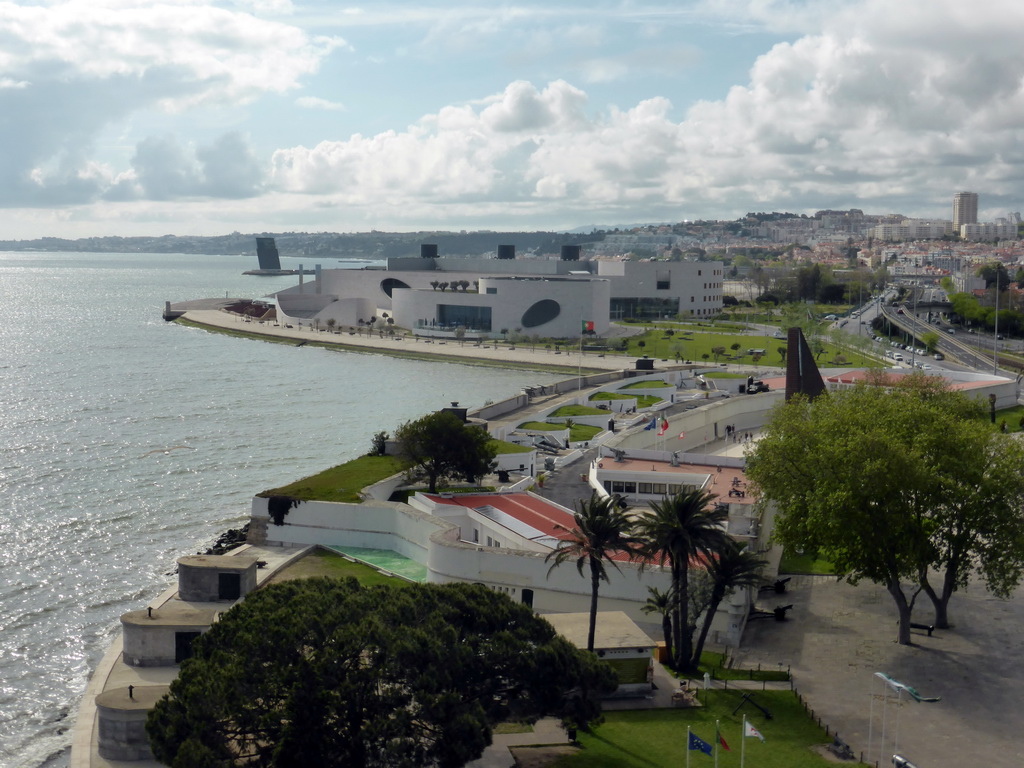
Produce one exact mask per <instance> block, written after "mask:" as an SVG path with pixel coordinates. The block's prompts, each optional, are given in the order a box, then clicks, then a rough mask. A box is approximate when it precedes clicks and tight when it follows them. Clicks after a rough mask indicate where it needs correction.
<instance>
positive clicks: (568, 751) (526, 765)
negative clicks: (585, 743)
mask: <svg viewBox="0 0 1024 768" xmlns="http://www.w3.org/2000/svg"><path fill="white" fill-rule="evenodd" d="M577 751H579V747H574V746H571V745H569V744H553V745H551V746H547V747H510V748H509V752H511V753H512V759H513V760H515V761H516V766H518V768H547V767H548V766H549V765H554V764H555V761H556V760H558V759H560V758H562V757H565V756H566V755H572V754H575V753H576V752H577Z"/></svg>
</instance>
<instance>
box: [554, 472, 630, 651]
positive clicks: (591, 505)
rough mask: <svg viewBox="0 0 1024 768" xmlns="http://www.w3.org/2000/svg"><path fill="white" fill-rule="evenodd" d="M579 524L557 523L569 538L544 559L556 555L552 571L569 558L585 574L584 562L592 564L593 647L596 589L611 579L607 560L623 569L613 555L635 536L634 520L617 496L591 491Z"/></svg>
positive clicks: (590, 646)
mask: <svg viewBox="0 0 1024 768" xmlns="http://www.w3.org/2000/svg"><path fill="white" fill-rule="evenodd" d="M573 520H574V521H575V523H576V525H575V526H573V527H572V528H571V529H570V528H566V527H565V526H561V525H559V526H556V527H557V528H560V529H561V530H563V531H566V532H567V533H568V534H569V538H567V539H562V540H561V541H559V542H558V547H557V548H556V549H555V550H554V551H552V552H550V553H549V554H548V556H547V557H546V558H544V560H545V562H546V561H548V560H551V559H552V558H553V559H554V563H553V564H552V565H551V567H550V568H549V569H548V576H550V575H551V571H553V570H554V569H555V568H557V567H558V566H560V565H561V564H562V563H564V562H565V561H566V560H575V561H576V570H577V571H579V574H580V576H582V575H583V566H584V564H586V565H587V566H588V567H589V568H590V584H591V591H590V630H589V632H588V633H587V650H588V651H593V650H594V631H595V629H596V627H597V591H598V588H599V587H600V584H601V580H602V579H604V580H605V581H608V571H607V570H606V569H605V566H604V563H605V561H606V560H607V561H608V562H609V563H611V564H612V565H613V566H615V570H617V571H621V569H620V568H619V566H618V564H616V563H615V561H614V560H612V558H613V557H614V556H615V555H616V554H617V553H619V552H622V551H629V550H631V548H632V547H633V546H634V545H635V544H636V540H635V539H634V538H633V537H632V536H630V535H629V531H630V528H631V527H632V521H631V520H630V518H629V515H627V514H626V513H625V512H624V511H622V510H621V509H620V508H619V497H618V496H598V495H597V493H596V492H595V493H592V494H590V499H589V500H588V501H580V502H579V504H578V505H577V509H576V513H575V514H574V515H573Z"/></svg>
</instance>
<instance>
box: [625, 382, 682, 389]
mask: <svg viewBox="0 0 1024 768" xmlns="http://www.w3.org/2000/svg"><path fill="white" fill-rule="evenodd" d="M671 386H672V385H671V384H669V383H668V382H667V381H634V382H633V383H632V384H627V385H626V386H624V387H619V389H620V390H622V389H657V388H658V387H671Z"/></svg>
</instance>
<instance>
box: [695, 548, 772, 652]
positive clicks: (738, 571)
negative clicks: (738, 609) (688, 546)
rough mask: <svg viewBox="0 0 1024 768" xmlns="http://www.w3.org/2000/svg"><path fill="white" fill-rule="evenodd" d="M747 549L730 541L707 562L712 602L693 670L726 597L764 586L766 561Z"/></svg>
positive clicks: (702, 628)
mask: <svg viewBox="0 0 1024 768" xmlns="http://www.w3.org/2000/svg"><path fill="white" fill-rule="evenodd" d="M746 546H747V544H746V542H738V541H736V540H735V539H727V541H726V545H725V547H724V548H723V549H721V550H719V552H718V553H717V556H716V557H713V558H711V560H709V561H708V571H709V572H710V573H711V581H712V587H711V603H710V605H708V611H707V613H706V614H705V616H704V626H702V627H701V629H700V636H699V637H698V638H697V645H696V647H695V648H694V649H693V666H694V667H696V666H697V665H698V664H700V655H701V653H702V652H703V651H704V641H705V640H706V639H707V637H708V630H709V629H711V622H712V621H714V619H715V612H716V611H718V606H719V605H721V603H722V601H723V600H724V599H725V597H726V595H728V594H730V593H731V592H732V591H733V590H734V589H746V588H748V587H756V586H758V585H759V584H760V583H761V569H762V568H764V566H765V565H767V562H766V561H765V560H762V559H761V558H760V557H758V556H757V553H756V552H748V551H747V550H746Z"/></svg>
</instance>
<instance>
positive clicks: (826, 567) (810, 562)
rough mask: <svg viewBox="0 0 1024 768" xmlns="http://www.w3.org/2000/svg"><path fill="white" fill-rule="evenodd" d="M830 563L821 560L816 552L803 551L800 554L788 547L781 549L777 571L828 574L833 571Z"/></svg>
mask: <svg viewBox="0 0 1024 768" xmlns="http://www.w3.org/2000/svg"><path fill="white" fill-rule="evenodd" d="M835 572H836V571H835V569H834V568H833V567H832V563H830V562H828V561H827V560H821V559H820V558H819V557H818V553H817V552H804V553H803V554H802V555H800V554H797V553H796V552H793V551H791V550H790V549H789V548H788V547H787V548H786V549H784V550H782V559H781V560H780V561H779V573H780V574H782V573H815V574H819V575H830V574H833V573H835Z"/></svg>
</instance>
